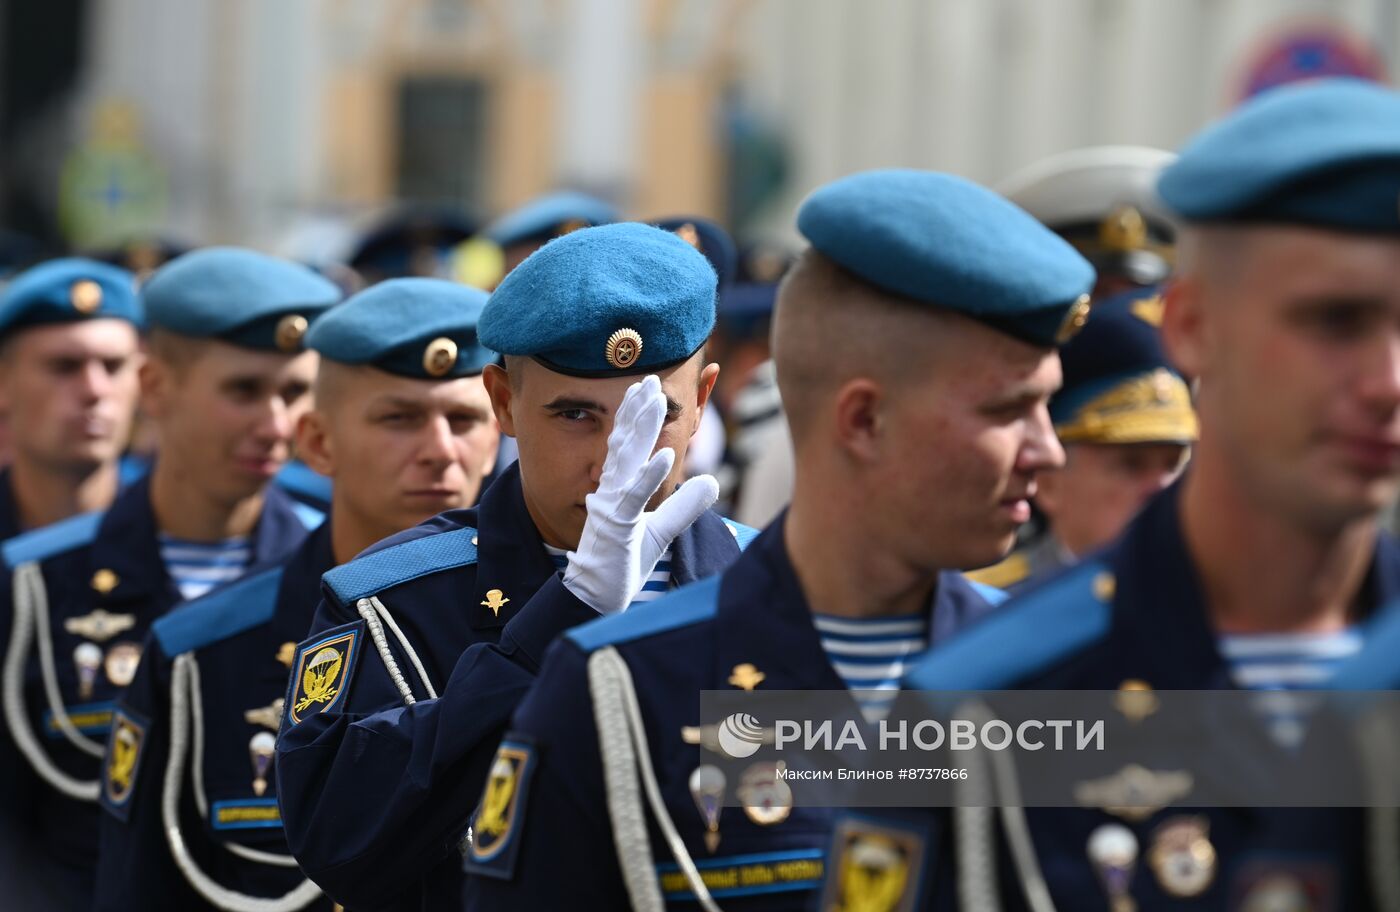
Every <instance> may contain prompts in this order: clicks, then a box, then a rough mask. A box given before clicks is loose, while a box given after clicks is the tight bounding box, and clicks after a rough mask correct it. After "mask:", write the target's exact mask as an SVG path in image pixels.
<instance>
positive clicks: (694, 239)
mask: <svg viewBox="0 0 1400 912" xmlns="http://www.w3.org/2000/svg"><path fill="white" fill-rule="evenodd" d="M674 233H675V235H676V237H678V238H680V239H681V240H683V241H685V242H686V243H687V244H689V245H690V246H692V247H694V248H695V249H696V250H699V249H700V232H699V231H697V230H696V228H695V226H694V225H692V224H691V223H690V222H686V223H685V224H684V225H682V226H680V227H679V228H677V229H676V230H675V232H674Z"/></svg>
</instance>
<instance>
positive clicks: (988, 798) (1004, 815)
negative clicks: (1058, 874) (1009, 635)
mask: <svg viewBox="0 0 1400 912" xmlns="http://www.w3.org/2000/svg"><path fill="white" fill-rule="evenodd" d="M959 716H961V717H962V718H967V719H971V720H973V721H974V722H977V723H979V725H978V727H979V728H980V727H981V725H982V724H985V723H986V722H990V721H992V720H993V719H994V718H995V716H994V715H993V714H992V711H991V709H990V708H988V707H987V705H986V704H984V703H969V704H964V705H963V706H961V707H960V708H959ZM988 753H990V754H991V761H990V763H988V762H987V760H986V759H985V755H986V754H988ZM979 754H980V755H982V756H979ZM967 763H968V767H969V768H968V778H967V779H966V780H959V781H958V782H957V783H955V787H956V788H957V790H958V793H959V794H958V795H957V796H956V797H957V806H956V807H954V808H953V824H954V829H955V831H956V845H957V871H958V903H959V905H960V906H961V907H962V909H963V910H964V912H996V910H998V909H1000V908H1001V901H1000V899H999V890H998V887H997V876H996V834H995V832H994V828H993V826H992V820H993V815H992V809H991V808H992V802H993V801H995V800H996V799H995V793H996V792H1000V794H1001V801H1000V807H1001V824H1002V827H1003V829H1004V830H1005V831H1006V842H1007V845H1008V846H1009V847H1010V849H1011V860H1012V863H1013V864H1014V865H1015V867H1016V874H1017V879H1018V880H1019V881H1020V882H1021V887H1022V889H1023V890H1024V892H1025V895H1026V901H1027V903H1028V904H1029V906H1030V909H1031V912H1055V904H1054V903H1053V902H1052V901H1051V899H1050V889H1049V887H1048V886H1046V883H1045V875H1044V874H1042V873H1041V870H1040V863H1039V861H1037V859H1036V855H1035V843H1034V841H1033V840H1032V839H1031V831H1030V824H1029V823H1028V822H1027V820H1026V811H1025V808H1023V807H1021V789H1020V786H1018V785H1017V783H1016V768H1015V764H1014V761H1013V760H1012V759H1011V757H1010V756H1009V755H1008V754H1007V752H1005V751H988V750H985V749H983V750H981V751H969V752H968V760H967ZM989 769H990V770H991V772H992V776H993V780H994V782H995V785H996V788H995V789H993V788H991V787H990V785H989V784H987V783H986V782H985V780H984V778H983V777H985V776H986V775H987V773H988V771H989Z"/></svg>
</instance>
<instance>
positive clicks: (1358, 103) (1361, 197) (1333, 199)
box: [1157, 79, 1400, 233]
mask: <svg viewBox="0 0 1400 912" xmlns="http://www.w3.org/2000/svg"><path fill="white" fill-rule="evenodd" d="M1157 192H1158V193H1159V194H1160V195H1161V197H1162V199H1163V201H1165V202H1166V203H1167V205H1168V206H1170V207H1171V208H1172V209H1174V210H1176V212H1177V213H1179V214H1180V215H1181V216H1182V217H1183V218H1185V219H1187V220H1189V221H1194V222H1285V223H1293V224H1303V225H1315V226H1318V227H1324V228H1337V229H1343V230H1352V231H1366V232H1373V233H1389V232H1396V231H1400V209H1398V208H1397V200H1400V95H1397V94H1396V93H1395V92H1392V91H1391V90H1389V89H1386V88H1382V87H1380V86H1378V85H1375V84H1373V83H1368V82H1362V81H1360V80H1355V79H1321V80H1316V81H1313V82H1306V83H1302V84H1296V85H1289V86H1284V87H1281V88H1278V89H1273V90H1270V91H1268V92H1265V93H1263V94H1261V95H1259V96H1257V97H1255V98H1254V99H1252V100H1251V101H1249V102H1247V103H1246V104H1244V105H1242V106H1241V107H1240V108H1238V109H1237V110H1236V111H1234V112H1233V113H1232V114H1230V115H1229V116H1227V117H1226V118H1224V119H1223V120H1221V121H1219V122H1217V123H1215V124H1214V125H1212V126H1210V127H1208V128H1206V130H1204V131H1203V132H1202V133H1201V134H1200V135H1199V136H1197V137H1196V139H1194V140H1193V141H1192V142H1191V143H1190V144H1189V145H1188V146H1187V147H1186V148H1185V149H1184V150H1182V153H1181V157H1180V158H1178V159H1177V161H1176V164H1174V165H1172V166H1171V167H1169V168H1167V169H1166V170H1165V171H1164V172H1163V173H1162V177H1161V179H1160V180H1159V181H1158V183H1157Z"/></svg>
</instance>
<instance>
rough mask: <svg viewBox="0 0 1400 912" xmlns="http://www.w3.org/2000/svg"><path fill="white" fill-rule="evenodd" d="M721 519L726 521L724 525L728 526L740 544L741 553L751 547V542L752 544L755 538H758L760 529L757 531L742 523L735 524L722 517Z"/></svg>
mask: <svg viewBox="0 0 1400 912" xmlns="http://www.w3.org/2000/svg"><path fill="white" fill-rule="evenodd" d="M720 519H723V520H724V524H725V525H726V526H728V527H729V531H730V532H731V533H733V535H734V540H735V541H736V542H738V543H739V550H740V551H743V550H744V549H745V548H747V547H748V546H749V543H750V542H752V541H753V540H754V539H755V538H758V533H759V530H758V529H755V528H754V527H752V526H746V525H744V524H743V523H741V522H735V521H734V520H732V519H726V518H725V517H723V516H721V517H720Z"/></svg>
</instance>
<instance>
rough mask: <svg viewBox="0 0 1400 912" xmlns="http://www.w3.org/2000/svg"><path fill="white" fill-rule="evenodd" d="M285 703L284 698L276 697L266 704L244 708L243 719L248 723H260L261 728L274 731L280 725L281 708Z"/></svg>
mask: <svg viewBox="0 0 1400 912" xmlns="http://www.w3.org/2000/svg"><path fill="white" fill-rule="evenodd" d="M286 703H287V701H286V700H284V699H283V698H282V697H278V698H277V699H275V700H273V701H272V702H271V703H269V704H267V705H266V706H259V707H258V708H256V709H249V710H245V711H244V712H243V721H244V722H247V723H248V724H249V725H261V726H262V727H263V728H266V729H269V730H270V731H273V732H276V731H277V730H278V729H279V728H281V727H282V709H283V707H285V706H286Z"/></svg>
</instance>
